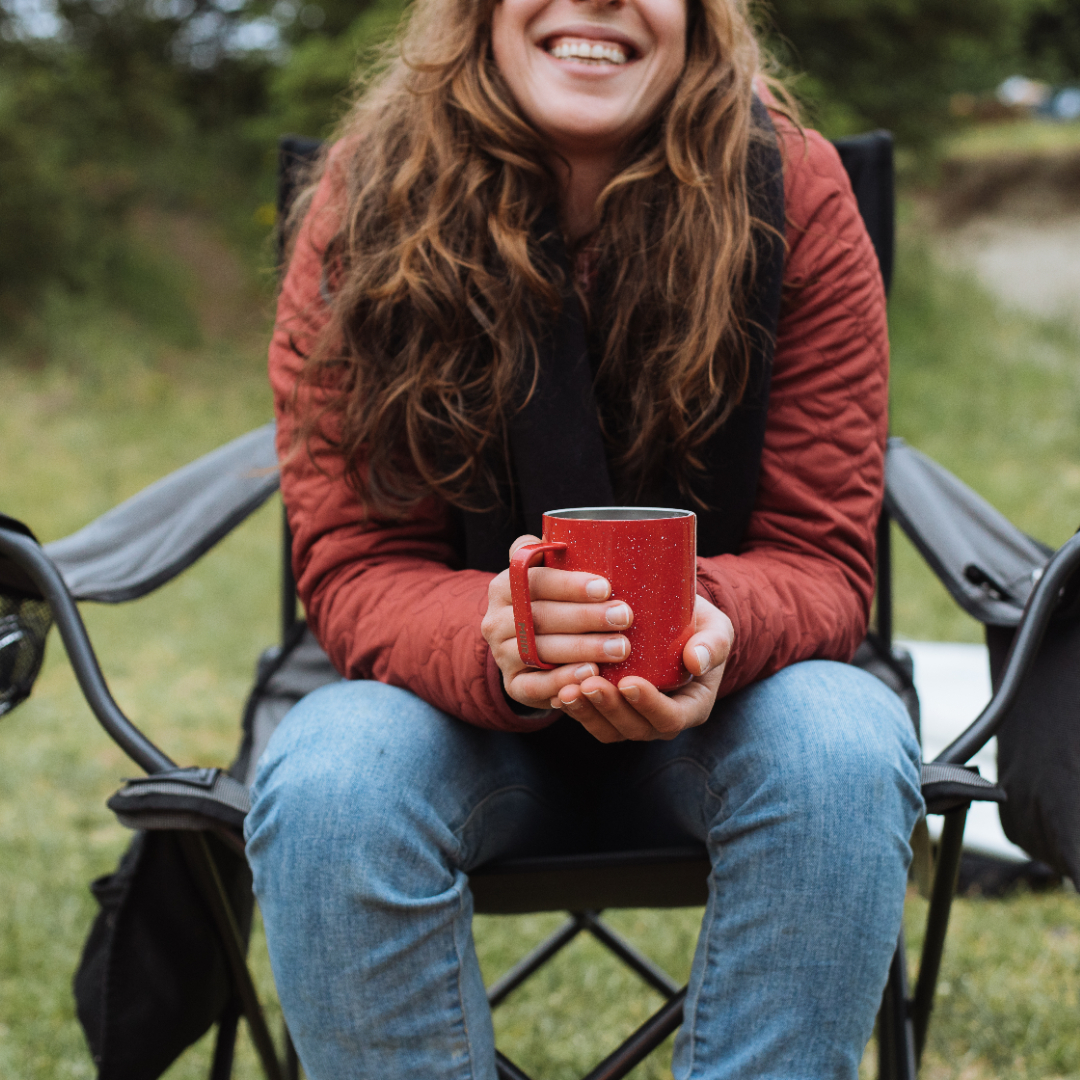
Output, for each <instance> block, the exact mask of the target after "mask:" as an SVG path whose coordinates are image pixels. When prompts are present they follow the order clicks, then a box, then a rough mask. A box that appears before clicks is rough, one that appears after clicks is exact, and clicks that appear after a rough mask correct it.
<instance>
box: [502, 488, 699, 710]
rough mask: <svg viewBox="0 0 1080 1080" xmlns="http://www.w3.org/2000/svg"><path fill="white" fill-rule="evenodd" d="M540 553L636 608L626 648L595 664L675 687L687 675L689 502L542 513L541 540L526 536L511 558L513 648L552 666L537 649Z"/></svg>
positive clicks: (693, 524) (536, 663)
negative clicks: (533, 575)
mask: <svg viewBox="0 0 1080 1080" xmlns="http://www.w3.org/2000/svg"><path fill="white" fill-rule="evenodd" d="M541 559H543V560H544V565H545V566H550V567H553V568H555V569H556V570H580V571H584V572H586V573H589V574H600V575H601V576H603V577H605V578H607V580H608V581H609V582H610V583H611V596H612V599H615V600H625V601H626V603H627V604H629V605H630V610H631V611H633V613H634V623H633V625H632V626H631V627H630V628H629V629H627V630H624V631H623V633H624V634H625V636H626V637H627V639H628V640H629V642H630V655H629V656H628V657H627V658H626V659H625V660H623V661H622V662H621V663H618V664H601V665H600V674H601V675H603V676H604V678H605V679H609V680H610V681H611V682H613V683H618V681H619V680H620V679H621V678H623V677H624V676H626V675H637V676H640V677H641V678H643V679H648V681H649V682H651V683H652V684H653V685H654V686H655V687H657V688H658V689H660V690H675V689H676V688H677V687H680V686H683V685H685V684H686V683H688V682H689V681H690V679H691V678H692V676H691V675H690V672H689V671H687V669H686V667H685V665H684V664H683V661H682V653H683V648H684V647H685V646H686V643H687V641H688V640H689V639H690V636H691V634H693V632H694V597H695V595H696V593H697V517H696V516H695V515H694V514H693V513H691V512H690V511H689V510H667V509H661V508H658V507H653V506H583V507H574V508H571V509H568V510H551V511H549V512H548V513H546V514H545V515H544V540H543V543H540V544H524V545H522V546H521V547H519V548H518V549H517V551H515V552H514V557H513V558H512V559H511V560H510V595H511V598H512V600H513V603H514V623H515V625H516V628H517V641H518V653H519V654H520V656H521V659H522V662H523V663H525V664H528V665H529V666H530V667H535V668H544V669H550V668H552V667H554V666H555V665H554V664H545V663H544V662H543V661H542V660H541V659H540V657H539V656H538V654H537V651H536V633H535V630H534V628H533V616H532V603H531V601H530V597H529V576H528V575H529V567H530V566H535V565H536V564H537V563H538V562H539V561H540V560H541Z"/></svg>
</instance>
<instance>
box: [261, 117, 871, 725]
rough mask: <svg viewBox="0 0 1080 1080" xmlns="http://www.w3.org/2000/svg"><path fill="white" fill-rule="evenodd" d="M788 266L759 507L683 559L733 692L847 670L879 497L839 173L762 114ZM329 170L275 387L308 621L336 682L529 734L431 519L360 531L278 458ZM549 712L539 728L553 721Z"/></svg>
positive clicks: (860, 259)
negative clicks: (708, 609)
mask: <svg viewBox="0 0 1080 1080" xmlns="http://www.w3.org/2000/svg"><path fill="white" fill-rule="evenodd" d="M776 123H777V128H778V131H779V133H780V136H781V144H782V150H783V154H784V174H785V193H786V213H787V222H788V225H787V242H788V258H787V265H786V269H785V274H784V282H785V292H784V302H783V305H782V308H781V315H780V325H779V332H778V340H777V345H776V356H775V361H774V368H773V378H772V388H771V393H770V398H769V412H768V421H767V428H766V435H765V448H764V454H763V458H762V467H761V479H760V486H759V491H758V495H757V501H756V504H755V507H754V512H753V514H752V516H751V518H750V523H749V528H748V531H747V534H746V538H745V542H744V544H743V547H742V549H741V550H740V552H739V553H738V554H736V555H721V556H718V557H716V558H701V559H699V560H698V591H699V592H700V593H702V594H703V595H704V596H706V597H708V599H710V600H711V601H712V602H713V603H714V604H715V605H716V606H717V607H718V608H720V609H721V610H722V611H724V612H725V613H726V614H727V615H728V617H729V618H730V619H731V621H732V623H733V624H734V628H735V646H734V651H733V652H732V654H731V658H730V660H729V661H728V665H727V670H726V672H725V675H724V680H723V683H722V685H721V688H720V693H721V694H730V693H731V692H732V691H734V690H737V689H739V688H740V687H742V686H745V685H747V684H748V683H750V682H753V681H754V680H756V679H760V678H763V677H764V676H766V675H769V674H772V673H773V672H775V671H778V670H779V669H780V668H782V667H784V666H786V665H787V664H791V663H793V662H795V661H797V660H805V659H810V658H812V657H820V658H826V659H835V660H848V659H850V657H851V656H852V654H853V653H854V651H855V648H856V646H857V645H858V643H859V642H860V641H861V640H862V637H863V635H864V633H865V630H866V623H867V617H868V612H869V607H870V601H871V596H872V593H873V583H874V570H873V567H874V523H875V522H876V520H877V515H878V509H879V505H880V501H881V496H882V488H883V460H884V443H885V426H886V401H887V382H888V340H887V336H886V327H885V297H884V292H883V289H882V283H881V277H880V274H879V271H878V265H877V260H876V258H875V255H874V251H873V248H872V246H871V244H870V240H869V238H868V237H867V234H866V231H865V229H864V228H863V225H862V221H861V219H860V217H859V213H858V210H857V208H856V204H855V199H854V196H853V195H852V193H851V188H850V185H849V183H848V179H847V175H846V173H845V172H844V170H843V167H842V166H841V164H840V160H839V158H838V156H837V154H836V152H835V151H834V150H833V148H832V147H831V146H830V145H829V143H828V142H826V141H825V140H824V139H823V138H821V136H819V135H817V134H816V133H814V132H807V133H806V135H805V136H804V135H803V134H801V133H800V132H798V131H796V130H795V129H794V128H792V127H791V126H790V125H788V124H787V123H786V122H785V121H783V120H782V119H781V118H777V119H776ZM337 190H338V185H337V184H336V183H335V179H334V168H333V166H331V168H330V169H329V170H328V171H327V175H326V177H325V178H324V180H323V183H322V185H321V187H320V189H319V191H318V192H317V194H316V197H315V200H314V202H313V204H312V208H311V210H310V212H309V214H308V216H307V219H306V220H305V222H304V224H303V226H302V228H301V231H300V233H299V235H298V238H297V243H296V246H295V249H294V254H293V257H292V260H291V262H290V265H289V269H288V273H287V275H286V277H285V281H284V284H283V287H282V292H281V297H280V300H279V302H278V313H277V324H276V327H275V330H274V336H273V340H272V343H271V346H270V379H271V383H272V385H273V389H274V399H275V406H276V410H277V417H278V434H277V439H278V450H279V453H280V455H281V459H282V466H281V487H282V494H283V496H284V499H285V505H286V506H287V508H288V514H289V521H290V523H291V526H292V529H293V536H294V541H293V561H294V565H295V570H296V577H297V582H298V586H299V592H300V598H301V600H302V601H303V604H304V607H305V609H306V611H307V617H308V620H309V622H310V624H311V627H312V629H313V631H314V633H315V635H316V637H317V638H318V640H319V641H320V643H321V644H322V646H323V648H324V649H325V650H326V651H327V653H328V654H329V656H330V658H331V660H332V661H333V662H334V665H335V666H336V667H337V669H338V670H339V671H341V672H342V673H343V674H344V675H346V676H347V677H350V678H366V679H378V680H381V681H383V682H388V683H392V684H394V685H396V686H402V687H405V688H407V689H408V690H411V691H412V692H413V693H415V694H417V695H418V696H420V697H421V698H423V699H425V700H426V701H428V702H430V703H431V704H432V705H435V706H437V707H438V708H440V709H443V710H444V711H446V712H448V713H451V714H453V715H455V716H458V717H461V718H462V719H463V720H467V721H469V722H470V723H473V724H479V725H481V726H483V727H490V728H502V729H508V730H519V731H520V730H528V729H532V728H536V727H539V726H543V725H544V724H545V723H547V722H549V720H548V719H541V720H536V719H523V718H521V717H519V716H516V715H515V714H514V713H513V712H512V711H511V710H510V708H509V707H508V706H507V704H506V702H505V700H504V698H503V694H502V690H501V679H500V675H499V670H498V668H497V666H496V664H495V662H494V660H493V658H492V656H491V653H490V650H489V649H488V646H487V643H486V642H485V641H484V639H483V637H481V634H480V620H481V618H482V617H483V615H484V612H485V611H486V609H487V588H488V581H489V579H490V576H491V575H489V574H486V573H482V572H480V571H475V570H459V569H455V568H454V559H455V555H454V551H453V549H452V546H451V543H450V540H449V537H448V532H447V523H448V516H447V513H446V507H445V505H443V504H442V503H440V502H439V501H437V500H435V499H434V498H433V499H429V500H428V501H426V502H425V503H424V504H422V505H421V506H420V507H419V508H418V509H417V510H416V511H415V512H413V513H412V514H411V515H410V516H409V518H408V520H406V521H402V522H396V523H393V524H386V523H385V522H379V521H372V520H369V521H368V522H366V523H365V522H364V521H363V514H362V513H361V508H360V504H359V501H358V499H357V497H356V495H355V494H354V493H353V492H352V491H351V490H350V489H349V488H348V487H347V486H346V484H345V482H344V481H343V479H342V463H341V460H340V458H339V457H337V456H335V455H334V454H333V453H332V452H330V451H329V450H328V449H327V448H326V447H325V446H324V445H320V444H318V443H316V444H314V445H312V447H311V448H310V449H311V454H310V456H309V454H308V453H305V452H303V451H300V452H293V453H289V451H290V449H291V448H292V445H293V444H292V440H293V434H294V431H295V424H296V412H297V406H296V403H295V401H294V397H295V390H296V385H297V378H298V376H299V374H300V371H301V368H302V365H303V360H302V357H303V356H304V355H305V354H306V353H307V352H308V351H309V350H310V348H311V346H312V344H313V341H314V338H315V336H316V334H317V333H318V331H319V329H320V328H321V327H322V325H323V323H324V320H325V318H326V309H325V306H324V305H323V303H322V300H321V299H320V295H319V283H320V275H321V266H320V261H319V253H320V252H321V250H322V249H323V247H324V246H325V245H326V243H327V242H328V240H329V239H330V237H331V236H332V235H333V233H334V231H335V227H336V218H335V209H334V195H335V193H336V191H337ZM554 715H555V714H551V718H553V717H554Z"/></svg>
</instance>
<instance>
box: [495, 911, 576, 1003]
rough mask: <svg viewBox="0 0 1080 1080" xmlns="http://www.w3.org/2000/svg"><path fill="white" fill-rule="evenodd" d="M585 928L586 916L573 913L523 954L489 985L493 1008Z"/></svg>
mask: <svg viewBox="0 0 1080 1080" xmlns="http://www.w3.org/2000/svg"><path fill="white" fill-rule="evenodd" d="M584 929H585V919H584V916H582V915H571V916H570V918H569V919H567V920H566V922H564V923H563V924H562V926H560V927H559V929H558V930H556V931H555V933H554V934H552V935H551V936H550V937H549V938H547V939H546V940H545V941H542V942H540V944H539V945H537V946H536V948H535V949H533V950H532V952H530V953H528V954H527V955H525V956H523V957H522V958H521V959H520V960H519V961H518V962H517V963H516V964H515V965H514V966H513V967H512V968H511V969H510V970H509V971H508V972H506V974H505V975H502V976H500V977H499V978H498V979H496V980H495V982H493V983H492V984H491V986H489V987H488V992H487V996H488V1004H489V1005H490V1006H491V1007H492V1008H493V1009H494V1008H495V1006H496V1005H500V1004H501V1003H502V1002H503V1001H505V1000H506V998H507V997H508V996H509V995H510V994H512V993H513V992H514V991H515V990H516V989H517V988H518V987H519V986H520V985H521V984H522V983H523V982H524V981H525V980H526V979H527V978H528V977H529V976H530V975H531V974H532V973H533V972H534V971H537V970H538V969H539V968H541V967H543V966H544V964H546V963H547V962H548V961H549V960H550V959H551V958H552V957H553V956H555V954H556V953H558V952H560V951H561V950H562V949H564V948H565V947H566V946H567V945H569V944H570V942H571V941H573V940H574V938H576V937H577V936H578V934H580V933H581V931H582V930H584Z"/></svg>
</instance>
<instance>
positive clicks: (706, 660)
mask: <svg viewBox="0 0 1080 1080" xmlns="http://www.w3.org/2000/svg"><path fill="white" fill-rule="evenodd" d="M694 652H695V653H697V658H698V663H699V664H700V665H701V674H702V675H704V674H705V672H706V671H708V670H709V668H710V667H712V653H711V652H709V650H708V649H706V648H705V646H704V645H695V646H694Z"/></svg>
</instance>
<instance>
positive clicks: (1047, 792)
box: [986, 605, 1080, 887]
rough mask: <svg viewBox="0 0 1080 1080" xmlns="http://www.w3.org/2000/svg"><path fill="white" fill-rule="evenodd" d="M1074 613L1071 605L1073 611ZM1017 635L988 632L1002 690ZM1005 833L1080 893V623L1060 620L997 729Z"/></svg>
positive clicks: (997, 630)
mask: <svg viewBox="0 0 1080 1080" xmlns="http://www.w3.org/2000/svg"><path fill="white" fill-rule="evenodd" d="M1069 606H1070V607H1071V606H1072V605H1069ZM1013 634H1014V631H1013V630H1012V629H1011V628H1008V627H999V626H988V627H987V628H986V640H987V645H988V646H989V649H990V671H991V677H992V680H993V684H994V688H995V690H996V689H997V685H998V680H999V679H1000V676H1001V672H1002V669H1003V668H1004V665H1005V659H1006V656H1007V653H1008V649H1009V646H1010V644H1011V643H1012V638H1013ZM997 741H998V783H999V784H1000V785H1001V786H1002V787H1003V788H1004V789H1005V791H1006V792H1007V793H1008V796H1009V800H1008V802H1006V803H1004V804H1003V805H1002V806H1001V807H1000V814H1001V826H1002V828H1003V829H1004V830H1005V835H1006V836H1007V837H1008V838H1009V839H1010V840H1011V841H1012V842H1013V843H1014V844H1018V845H1019V846H1020V847H1022V848H1023V849H1024V850H1025V851H1026V852H1027V853H1028V854H1029V855H1031V856H1032V857H1033V858H1035V859H1038V860H1040V861H1041V862H1044V863H1046V864H1047V865H1049V866H1051V867H1053V868H1054V869H1055V870H1056V871H1057V872H1058V873H1059V874H1064V875H1068V877H1070V878H1072V881H1073V884H1074V885H1077V886H1078V887H1080V617H1078V616H1077V615H1076V614H1075V612H1071V613H1070V614H1069V615H1068V616H1065V617H1058V618H1057V619H1055V620H1054V621H1052V622H1051V623H1050V626H1049V627H1048V628H1047V631H1046V637H1045V638H1044V639H1043V643H1042V647H1041V648H1040V649H1039V654H1038V656H1037V657H1036V658H1035V661H1034V664H1033V665H1032V668H1031V671H1030V672H1029V673H1028V675H1027V678H1025V679H1024V682H1023V684H1022V685H1021V687H1020V693H1019V697H1018V698H1017V701H1016V704H1015V705H1014V706H1013V708H1012V709H1011V710H1010V712H1009V714H1008V716H1007V717H1006V719H1005V722H1004V723H1003V724H1002V726H1001V727H1000V728H999V730H998V735H997Z"/></svg>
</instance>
